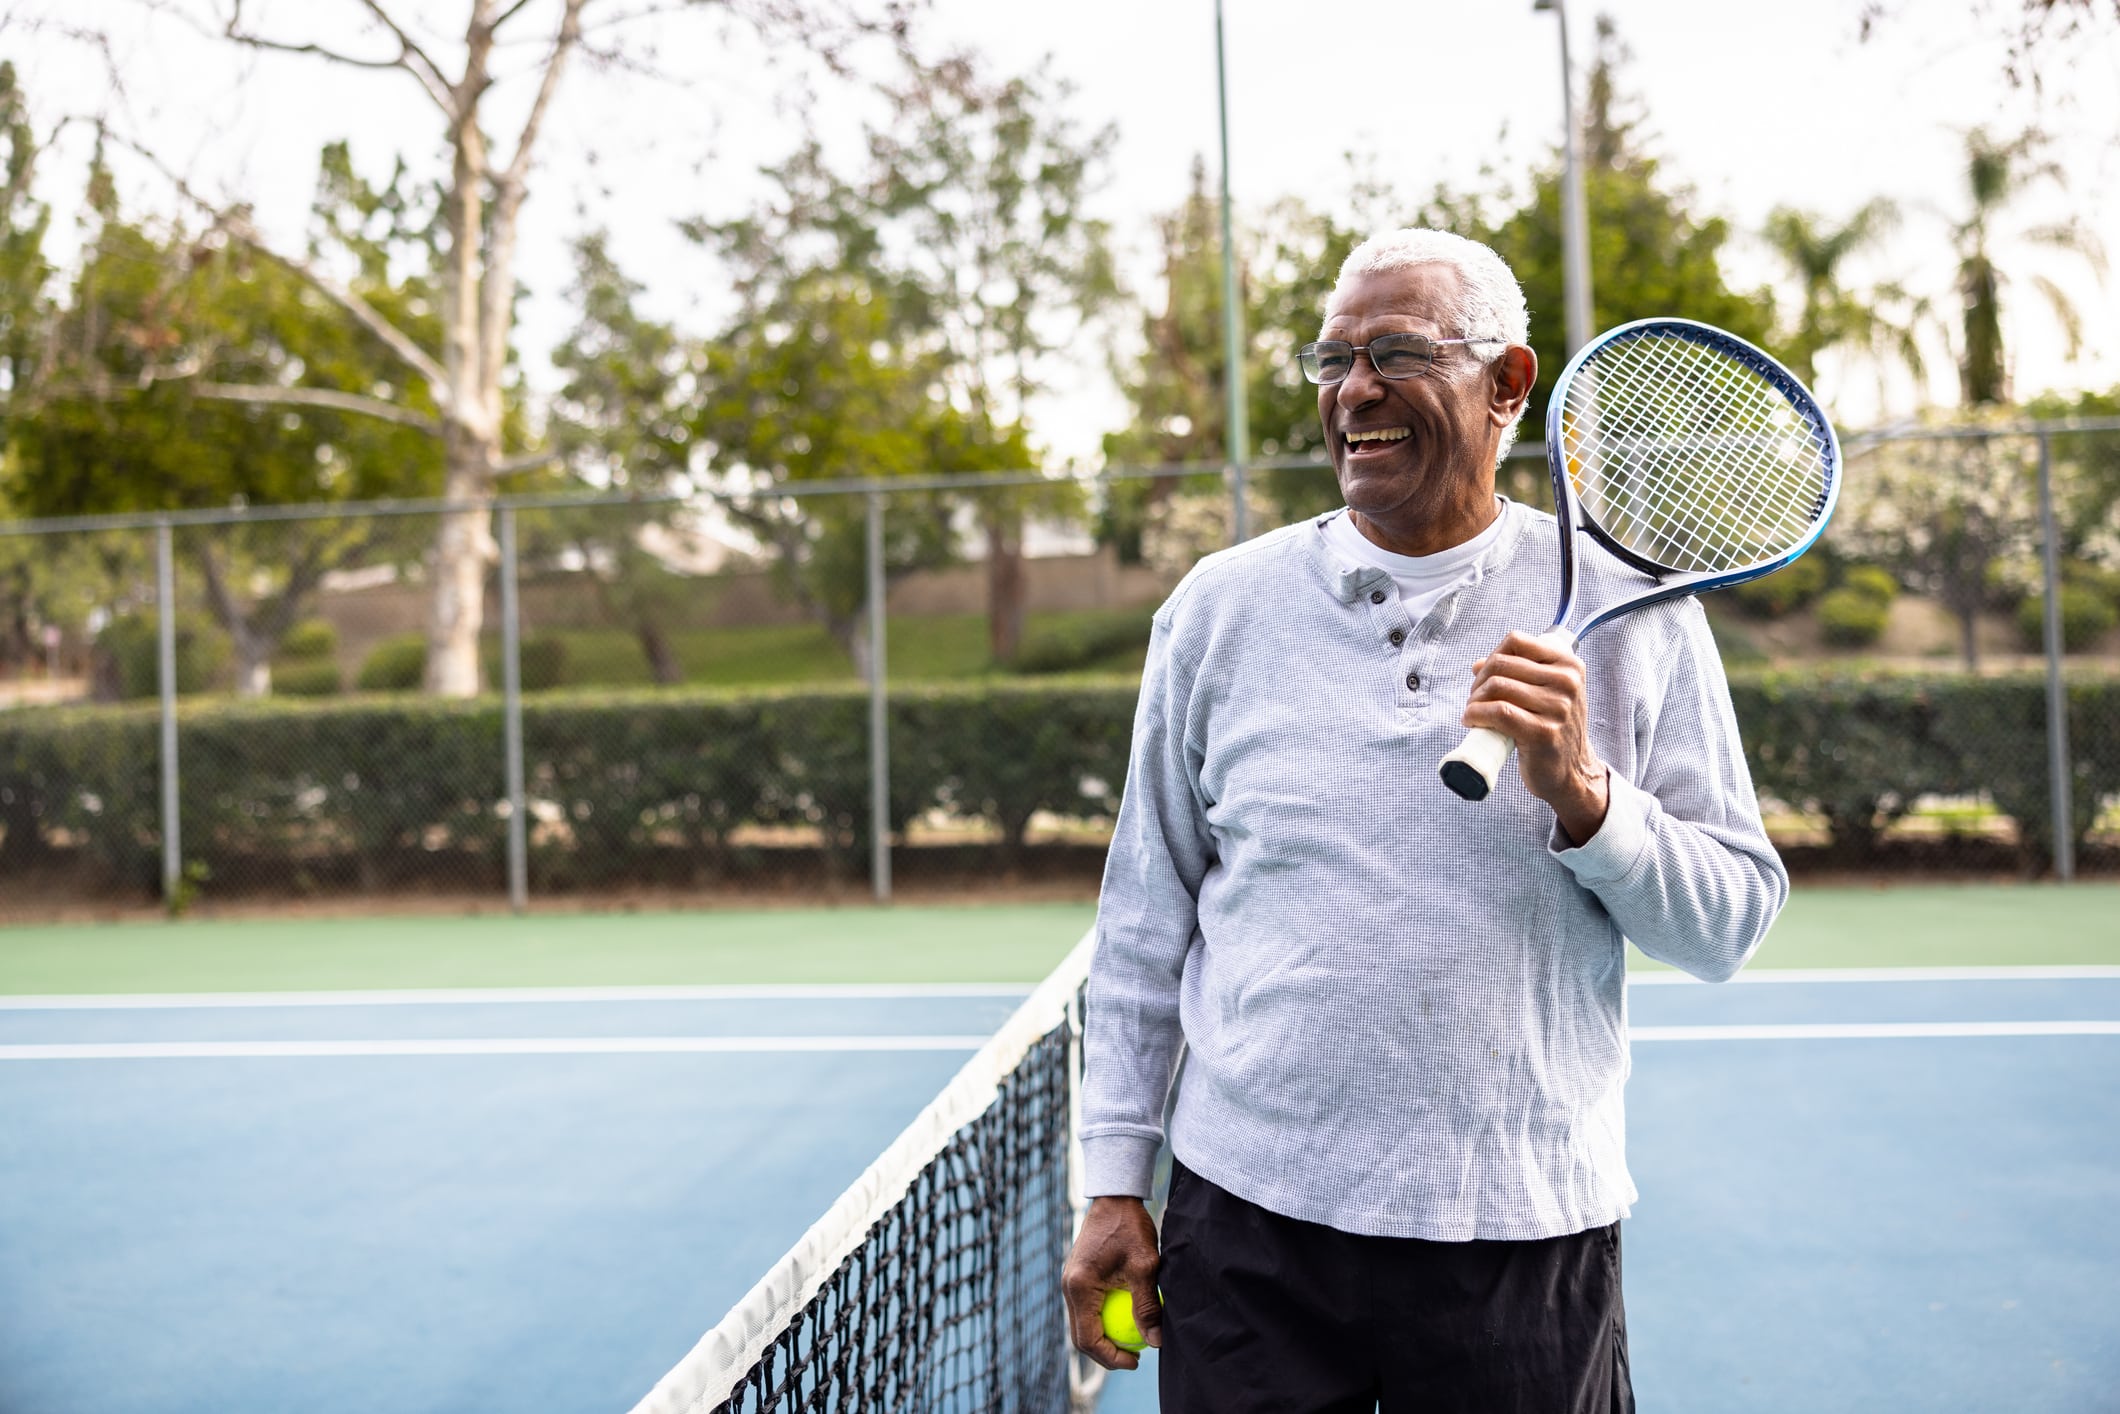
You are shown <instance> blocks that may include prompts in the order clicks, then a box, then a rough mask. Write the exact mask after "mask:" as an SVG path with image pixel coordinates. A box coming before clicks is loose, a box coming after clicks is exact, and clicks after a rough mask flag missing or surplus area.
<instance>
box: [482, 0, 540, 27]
mask: <svg viewBox="0 0 2120 1414" xmlns="http://www.w3.org/2000/svg"><path fill="white" fill-rule="evenodd" d="M529 3H530V0H515V3H514V4H512V5H510V6H509V7H508V8H507V9H505V10H503V11H501V12H500V13H499V14H498V15H495V16H494V17H493V18H492V19H491V20H489V21H487V28H489V29H499V28H500V27H501V26H502V25H504V24H506V23H508V21H510V20H512V19H514V18H515V17H516V15H518V14H519V13H521V12H522V10H523V9H524V7H526V6H527V5H529Z"/></svg>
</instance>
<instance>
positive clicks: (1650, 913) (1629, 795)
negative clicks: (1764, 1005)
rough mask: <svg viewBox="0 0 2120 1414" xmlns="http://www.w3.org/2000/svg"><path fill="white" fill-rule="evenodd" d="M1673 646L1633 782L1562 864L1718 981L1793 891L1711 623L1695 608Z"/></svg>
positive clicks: (1666, 951) (1688, 968)
mask: <svg viewBox="0 0 2120 1414" xmlns="http://www.w3.org/2000/svg"><path fill="white" fill-rule="evenodd" d="M1672 617H1673V619H1674V620H1675V622H1674V625H1673V632H1672V633H1670V634H1669V636H1668V637H1667V638H1666V640H1665V641H1664V644H1663V648H1662V653H1661V655H1660V656H1661V657H1662V659H1663V667H1664V677H1663V681H1662V684H1661V692H1660V693H1659V694H1658V696H1657V697H1655V698H1654V699H1650V700H1645V701H1643V702H1641V703H1640V704H1638V706H1637V708H1636V714H1635V721H1634V727H1635V736H1636V752H1635V759H1636V760H1637V761H1638V762H1639V763H1640V765H1639V767H1638V769H1637V771H1636V773H1635V774H1636V775H1637V776H1638V778H1639V779H1637V780H1628V779H1626V778H1625V777H1624V776H1622V775H1621V774H1620V772H1619V771H1618V770H1617V769H1615V770H1614V771H1613V774H1612V779H1611V804H1610V806H1609V807H1608V809H1607V812H1606V815H1605V822H1604V824H1603V825H1602V826H1601V827H1600V828H1599V830H1598V832H1597V833H1596V834H1595V835H1594V836H1592V837H1591V839H1590V840H1589V841H1588V843H1586V844H1584V845H1582V846H1581V847H1580V848H1571V847H1569V845H1570V842H1569V841H1568V840H1567V839H1566V838H1565V836H1562V835H1561V834H1560V832H1559V831H1558V830H1556V831H1555V832H1554V838H1553V839H1552V841H1550V846H1551V848H1552V849H1553V852H1554V856H1555V858H1557V859H1559V860H1560V862H1561V863H1562V864H1564V865H1566V866H1567V867H1568V869H1569V870H1570V871H1571V872H1573V874H1574V875H1575V878H1576V880H1577V882H1579V883H1580V884H1582V885H1583V886H1584V887H1585V888H1587V889H1589V890H1590V891H1591V892H1592V893H1594V894H1596V895H1597V898H1598V901H1599V902H1601V903H1602V904H1604V906H1605V909H1606V911H1607V912H1609V913H1610V914H1611V915H1612V918H1613V921H1614V922H1616V923H1617V924H1618V925H1619V927H1620V930H1621V931H1622V932H1624V933H1625V934H1626V936H1627V937H1628V938H1629V939H1630V940H1632V941H1633V943H1634V945H1635V946H1636V947H1638V948H1640V949H1641V950H1642V951H1643V952H1644V953H1646V954H1648V955H1649V956H1650V957H1653V958H1655V959H1657V960H1658V961H1659V962H1667V963H1670V964H1671V965H1672V966H1673V967H1677V968H1679V969H1681V970H1682V971H1685V972H1688V973H1691V974H1692V975H1693V976H1695V977H1698V978H1701V979H1702V980H1704V981H1709V982H1723V981H1727V980H1729V979H1730V978H1731V977H1733V976H1735V975H1736V973H1737V971H1738V969H1739V968H1741V967H1743V966H1744V964H1745V960H1746V959H1747V958H1749V957H1750V956H1751V955H1752V953H1753V951H1754V950H1755V949H1757V948H1758V946H1759V943H1760V940H1761V939H1763V938H1764V937H1765V936H1766V933H1767V928H1768V926H1769V925H1770V924H1772V923H1773V921H1774V917H1775V915H1776V914H1777V913H1779V912H1780V911H1781V907H1782V904H1783V903H1785V902H1786V901H1787V899H1788V896H1789V876H1788V872H1787V870H1786V869H1785V868H1784V867H1783V865H1782V862H1781V858H1780V856H1778V855H1777V854H1775V852H1774V847H1773V845H1772V844H1771V843H1769V842H1768V840H1767V834H1766V828H1765V826H1764V825H1762V824H1761V822H1760V817H1759V801H1758V798H1757V796H1756V795H1755V794H1754V792H1753V789H1752V777H1751V773H1750V771H1749V770H1748V769H1747V768H1746V765H1745V757H1744V751H1743V749H1742V747H1741V746H1740V745H1739V741H1738V735H1737V716H1736V712H1735V709H1734V708H1733V707H1732V706H1731V703H1730V688H1729V683H1728V682H1727V680H1726V679H1725V678H1724V676H1723V670H1722V663H1721V660H1720V659H1719V658H1718V656H1717V655H1716V651H1715V645H1714V639H1713V638H1712V636H1711V635H1710V634H1709V631H1708V623H1707V617H1706V615H1705V614H1703V613H1702V612H1701V609H1700V606H1699V605H1698V604H1697V603H1694V602H1692V601H1687V602H1685V603H1684V604H1682V605H1679V606H1677V608H1676V612H1675V613H1674V614H1673V616H1672Z"/></svg>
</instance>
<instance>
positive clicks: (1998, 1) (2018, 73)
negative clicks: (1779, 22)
mask: <svg viewBox="0 0 2120 1414" xmlns="http://www.w3.org/2000/svg"><path fill="white" fill-rule="evenodd" d="M1904 8H1905V6H1904V5H1903V4H1895V3H1889V0H1866V3H1865V4H1864V5H1863V8H1862V16H1861V25H1860V31H1859V32H1860V34H1861V37H1862V39H1863V40H1864V41H1868V40H1869V39H1871V38H1873V37H1874V36H1876V35H1877V34H1878V33H1880V32H1881V31H1882V30H1883V29H1884V28H1885V27H1886V25H1887V23H1888V22H1890V21H1894V20H1896V19H1898V17H1899V16H1898V12H1899V11H1900V10H1902V9H1904ZM1973 12H1974V14H1975V15H1976V16H1978V17H1979V18H1980V19H1981V20H1982V21H1984V22H1986V23H1989V24H1991V25H1993V26H1995V27H1996V28H1997V29H1999V30H2000V31H2001V34H2002V38H2003V43H2004V44H2005V45H2006V46H2007V47H2006V48H2005V50H2004V57H2003V64H2002V72H2003V73H2004V75H2006V76H2007V77H2008V79H2009V81H2010V83H2011V85H2012V86H2013V87H2021V86H2023V85H2025V84H2027V83H2028V84H2030V85H2031V86H2032V88H2033V89H2035V90H2036V89H2039V88H2041V87H2042V86H2043V84H2042V80H2041V77H2040V72H2039V68H2038V61H2039V60H2042V59H2046V58H2051V57H2053V56H2054V55H2055V54H2056V53H2057V52H2059V51H2062V50H2064V48H2067V47H2073V48H2075V49H2076V50H2078V51H2079V52H2080V51H2081V50H2083V49H2087V48H2089V47H2090V44H2091V43H2092V42H2094V41H2095V40H2096V39H2098V38H2099V37H2101V36H2106V35H2111V34H2114V33H2120V0H1976V3H1975V4H1974V7H1973Z"/></svg>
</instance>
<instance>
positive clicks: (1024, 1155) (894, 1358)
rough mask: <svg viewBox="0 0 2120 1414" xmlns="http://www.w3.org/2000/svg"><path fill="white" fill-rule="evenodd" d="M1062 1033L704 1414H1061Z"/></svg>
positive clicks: (1051, 1037)
mask: <svg viewBox="0 0 2120 1414" xmlns="http://www.w3.org/2000/svg"><path fill="white" fill-rule="evenodd" d="M1072 1040H1073V1028H1072V1027H1071V1026H1070V1025H1068V1024H1066V1023H1063V1024H1061V1025H1060V1026H1059V1027H1057V1028H1055V1029H1054V1030H1053V1031H1051V1032H1050V1033H1048V1034H1047V1035H1046V1036H1045V1037H1044V1038H1043V1039H1042V1040H1040V1041H1038V1042H1037V1043H1036V1044H1035V1045H1033V1046H1032V1047H1031V1049H1030V1052H1029V1053H1028V1054H1027V1055H1026V1056H1025V1057H1024V1059H1023V1062H1022V1064H1021V1065H1019V1066H1018V1067H1017V1068H1016V1069H1015V1070H1014V1071H1013V1072H1012V1073H1011V1074H1010V1075H1009V1077H1008V1078H1007V1079H1006V1080H1004V1081H1003V1082H1002V1084H1001V1086H1000V1093H999V1096H998V1098H997V1099H996V1100H995V1102H994V1103H993V1105H992V1106H990V1107H989V1108H988V1109H987V1110H986V1111H985V1112H983V1113H982V1114H981V1115H979V1117H978V1118H976V1119H974V1120H973V1121H972V1122H971V1123H969V1124H967V1125H965V1126H964V1127H963V1128H962V1129H960V1130H958V1131H957V1132H956V1134H955V1135H953V1136H952V1137H951V1138H950V1139H949V1141H948V1142H947V1143H946V1144H945V1145H944V1146H943V1148H942V1150H941V1151H940V1152H939V1153H937V1154H936V1155H935V1156H934V1158H933V1159H932V1160H930V1161H929V1162H928V1164H927V1165H926V1166H925V1167H924V1168H922V1169H921V1170H920V1173H919V1175H918V1176H917V1177H916V1178H915V1179H914V1180H913V1183H912V1186H911V1188H910V1189H909V1190H908V1191H907V1193H906V1194H905V1196H904V1197H903V1198H902V1199H900V1200H899V1201H898V1202H897V1203H896V1204H895V1205H894V1206H893V1207H892V1208H891V1209H890V1210H889V1211H888V1212H887V1213H885V1214H884V1215H883V1217H882V1218H881V1219H879V1220H878V1221H877V1222H876V1223H875V1225H874V1226H873V1227H871V1228H870V1230H869V1232H868V1235H867V1237H866V1239H865V1240H864V1241H863V1242H862V1243H861V1245H860V1246H858V1247H857V1248H855V1250H854V1251H853V1252H852V1253H851V1254H850V1255H849V1256H848V1257H847V1258H846V1260H845V1261H844V1262H842V1263H841V1264H840V1265H839V1267H838V1269H837V1270H836V1271H834V1272H833V1273H832V1275H831V1276H830V1277H829V1278H827V1279H826V1281H825V1283H824V1285H823V1286H822V1287H821V1288H820V1289H819V1290H818V1292H817V1295H816V1296H815V1297H814V1298H812V1299H811V1300H810V1302H809V1303H808V1304H807V1305H805V1306H804V1307H803V1308H802V1310H801V1311H799V1312H798V1313H796V1315H795V1317H794V1319H793V1320H792V1321H791V1322H790V1323H789V1324H788V1326H787V1327H786V1328H785V1329H784V1330H783V1331H782V1332H781V1333H780V1334H779V1335H778V1336H776V1337H775V1338H774V1339H773V1340H772V1342H771V1343H770V1344H769V1345H768V1346H767V1347H766V1350H765V1353H764V1355H763V1356H762V1357H761V1358H760V1360H759V1361H758V1363H757V1365H755V1366H754V1367H753V1368H752V1369H751V1371H750V1372H749V1373H748V1374H747V1375H745V1376H744V1377H743V1379H742V1381H741V1383H739V1384H738V1385H737V1387H736V1388H735V1390H734V1391H733V1392H732V1393H731V1394H730V1396H729V1397H728V1398H727V1399H726V1400H725V1401H723V1402H722V1403H721V1404H719V1405H716V1406H715V1409H716V1410H717V1411H718V1414H768V1411H794V1410H820V1411H821V1410H831V1411H834V1412H835V1414H858V1412H859V1411H875V1414H975V1411H976V1414H1035V1411H1053V1414H1064V1411H1066V1410H1067V1408H1068V1407H1069V1406H1068V1400H1069V1394H1068V1360H1069V1357H1068V1353H1067V1350H1068V1346H1067V1323H1066V1313H1065V1310H1064V1308H1063V1306H1062V1303H1061V1296H1060V1267H1061V1263H1062V1262H1063V1261H1065V1260H1066V1257H1067V1249H1068V1244H1069V1241H1070V1238H1071V1229H1072V1218H1071V1211H1070V1208H1069V1204H1068V1185H1067V1172H1068V1139H1069V1130H1068V1113H1069V1099H1070V1093H1071V1077H1070V1064H1069V1053H1070V1044H1071V1042H1072Z"/></svg>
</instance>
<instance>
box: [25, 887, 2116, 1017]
mask: <svg viewBox="0 0 2120 1414" xmlns="http://www.w3.org/2000/svg"><path fill="white" fill-rule="evenodd" d="M1094 916H1095V910H1094V908H1093V907H1092V905H1090V904H1088V903H1050V904H999V905H975V904H964V905H946V906H920V907H914V906H905V905H899V906H893V907H887V908H875V907H845V908H825V909H752V910H742V911H737V910H731V911H728V912H718V911H716V912H698V913H627V914H533V915H531V916H529V917H527V918H511V917H507V916H505V915H481V916H471V917H455V918H365V919H301V920H241V921H218V920H201V921H191V922H183V923H108V924H85V925H59V926H40V927H23V928H8V929H4V930H0V993H13V994H22V993H53V992H211V991H298V990H331V989H337V988H371V987H374V988H389V987H561V986H597V985H626V984H634V985H649V984H667V983H732V982H739V983H740V982H828V981H842V982H852V981H860V982H869V981H905V982H933V981H978V982H996V981H999V982H1032V981H1035V980H1037V979H1038V978H1040V977H1042V976H1044V975H1045V973H1046V972H1047V971H1048V970H1049V969H1050V968H1051V967H1052V965H1053V964H1054V963H1055V962H1057V961H1058V960H1059V959H1060V957H1061V956H1062V954H1064V953H1065V952H1066V951H1067V949H1068V948H1069V947H1070V946H1072V945H1073V943H1074V942H1075V940H1076V939H1077V938H1079V937H1081V935H1082V933H1083V931H1084V930H1085V929H1087V928H1088V927H1089V926H1090V924H1091V922H1092V920H1093V918H1094ZM1632 962H1633V965H1635V966H1637V967H1642V968H1651V969H1653V968H1657V967H1659V966H1661V964H1658V963H1654V962H1650V961H1649V960H1648V959H1646V958H1642V957H1640V956H1639V955H1636V956H1635V957H1634V958H1633V959H1632ZM2027 963H2038V964H2083V963H2096V964H2113V965H2120V885H2113V884H2078V885H2075V886H2073V887H2070V888H2058V887H2055V886H2053V885H2040V884H2019V885H1985V884H1980V885H1973V884H1969V885H1935V886H1920V887H1890V888H1832V889H1825V888H1820V889H1805V888H1799V889H1798V890H1797V892H1796V895H1795V897H1794V898H1793V899H1792V900H1791V901H1790V904H1789V907H1788V909H1787V911H1786V912H1784V913H1783V915H1782V917H1781V919H1780V921H1779V922H1777V923H1776V924H1775V927H1774V931H1773V933H1772V934H1770V935H1769V937H1768V939H1767V942H1766V944H1765V946H1764V947H1763V948H1762V949H1761V950H1760V954H1759V956H1758V957H1757V958H1756V959H1755V960H1754V962H1753V964H1752V965H1753V966H1754V967H1755V968H1778V967H1779V968H1786V967H1803V968H1810V967H1898V966H1964V965H1994V964H2027Z"/></svg>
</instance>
